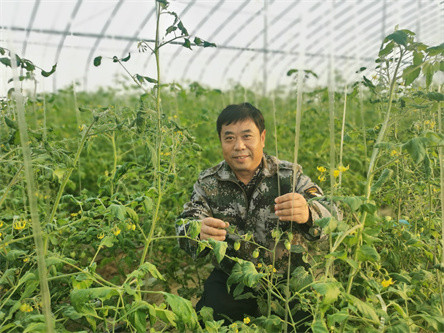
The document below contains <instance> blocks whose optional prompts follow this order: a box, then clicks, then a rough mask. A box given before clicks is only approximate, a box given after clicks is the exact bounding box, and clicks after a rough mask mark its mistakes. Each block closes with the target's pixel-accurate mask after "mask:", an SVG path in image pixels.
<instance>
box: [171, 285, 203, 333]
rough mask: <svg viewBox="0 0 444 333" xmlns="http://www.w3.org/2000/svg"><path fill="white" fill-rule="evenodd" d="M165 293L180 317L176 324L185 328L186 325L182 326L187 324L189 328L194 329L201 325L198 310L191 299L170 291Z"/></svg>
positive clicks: (175, 312)
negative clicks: (195, 309)
mask: <svg viewBox="0 0 444 333" xmlns="http://www.w3.org/2000/svg"><path fill="white" fill-rule="evenodd" d="M164 295H165V300H166V302H167V303H168V305H169V306H170V307H171V310H172V311H173V313H174V314H175V315H176V316H177V318H178V320H177V321H176V324H177V325H178V327H179V328H183V329H184V328H185V327H181V326H182V325H185V326H186V327H187V328H188V329H190V330H193V329H194V328H196V327H198V326H199V321H198V319H197V314H196V311H194V308H193V305H192V304H191V302H190V301H189V300H187V299H184V298H182V297H180V296H178V295H174V294H170V293H164Z"/></svg>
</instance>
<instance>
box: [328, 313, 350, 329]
mask: <svg viewBox="0 0 444 333" xmlns="http://www.w3.org/2000/svg"><path fill="white" fill-rule="evenodd" d="M349 317H350V314H349V313H348V312H347V310H346V309H341V311H340V312H336V313H333V314H331V315H327V323H328V326H329V327H331V326H335V324H336V323H343V322H344V321H345V320H346V319H348V318H349Z"/></svg>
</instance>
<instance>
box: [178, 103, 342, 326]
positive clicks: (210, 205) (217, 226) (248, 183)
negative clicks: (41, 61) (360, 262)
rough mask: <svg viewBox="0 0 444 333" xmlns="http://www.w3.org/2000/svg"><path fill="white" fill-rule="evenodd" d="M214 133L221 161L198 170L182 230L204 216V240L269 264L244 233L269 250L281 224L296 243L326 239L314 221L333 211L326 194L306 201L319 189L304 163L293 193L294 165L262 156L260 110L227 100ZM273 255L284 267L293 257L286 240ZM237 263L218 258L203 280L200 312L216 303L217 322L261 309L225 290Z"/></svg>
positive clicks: (190, 245) (193, 246)
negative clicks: (192, 221) (234, 232)
mask: <svg viewBox="0 0 444 333" xmlns="http://www.w3.org/2000/svg"><path fill="white" fill-rule="evenodd" d="M217 131H218V134H219V140H220V143H221V147H222V153H223V157H224V161H223V162H221V163H219V164H218V165H216V166H215V167H213V168H210V169H208V170H205V171H204V172H202V173H201V174H200V176H199V179H198V180H197V182H196V183H195V184H194V191H193V194H192V196H191V201H190V202H188V203H186V204H185V205H184V211H183V213H182V214H181V215H180V218H181V219H185V223H182V224H178V225H177V234H178V235H180V236H184V235H187V231H188V228H189V226H190V223H191V222H187V221H191V220H199V221H200V224H201V229H200V234H199V236H198V238H199V239H200V240H207V239H210V238H212V239H214V240H216V241H226V242H227V243H228V248H227V252H226V254H227V255H229V256H231V257H238V258H241V259H244V260H250V261H253V262H255V263H258V262H263V263H264V264H270V263H272V262H273V260H272V259H273V258H272V256H271V255H270V253H269V252H266V253H265V252H264V251H262V252H260V256H257V251H258V249H259V248H258V247H257V246H255V245H253V244H252V243H251V242H245V241H240V240H242V238H241V237H239V235H245V234H247V233H251V234H252V237H253V238H252V239H253V240H254V242H255V243H257V244H260V245H261V246H263V247H266V248H268V249H273V248H274V246H275V240H274V239H273V236H272V230H274V229H277V228H279V229H281V230H283V231H290V228H291V232H292V234H293V235H294V236H293V239H292V244H298V245H302V246H303V247H304V248H306V249H307V250H308V249H309V247H310V244H309V243H310V242H312V241H315V240H319V239H320V238H325V237H321V230H320V229H319V228H317V227H316V226H314V224H313V222H314V221H315V220H317V219H319V218H321V217H327V216H331V212H330V210H331V209H332V208H329V207H328V203H327V202H326V201H325V199H322V198H321V200H313V201H310V203H308V202H307V200H309V199H311V198H314V197H321V196H322V191H321V189H320V188H319V187H318V186H317V185H315V184H314V183H313V182H312V181H311V180H310V179H309V178H308V177H307V176H305V175H303V174H302V171H301V167H300V166H297V168H295V170H297V171H296V181H295V184H296V185H295V189H294V191H293V190H292V188H293V169H294V168H293V164H291V163H289V162H285V161H279V160H278V159H276V158H275V157H272V156H268V155H266V154H264V152H263V149H264V147H265V135H266V130H265V122H264V118H263V116H262V114H261V112H260V111H259V110H258V109H256V108H255V107H254V106H252V105H251V104H249V103H243V104H239V105H229V106H227V107H226V108H225V109H224V110H223V111H222V112H221V113H220V115H219V117H218V119H217ZM333 210H334V208H333ZM182 222H183V220H182ZM230 226H231V228H233V227H235V230H236V234H237V235H236V234H232V233H230V234H228V233H227V230H228V227H230ZM287 239H288V238H287ZM239 242H240V248H239ZM179 243H180V246H181V247H182V248H183V249H185V250H186V251H187V252H188V253H189V254H191V255H192V256H193V257H196V255H197V249H198V243H197V242H196V241H194V240H192V239H187V238H181V239H180V241H179ZM203 252H205V251H203ZM203 252H201V254H202V253H203ZM275 253H276V254H275V260H274V263H275V267H276V269H277V270H278V272H279V271H281V272H282V271H283V270H285V269H286V263H287V261H288V255H289V251H288V250H287V249H286V247H285V243H284V240H282V241H281V242H280V243H279V244H278V245H277V246H276V251H275ZM201 254H200V255H201ZM291 261H292V264H293V265H306V264H305V263H304V262H303V261H302V256H301V255H300V254H294V253H292V254H291ZM234 264H235V263H234V262H233V260H230V259H229V258H224V259H223V260H222V261H221V262H220V263H219V264H218V263H216V267H215V269H214V270H213V272H212V273H211V274H210V276H209V278H208V279H207V281H206V282H205V286H204V293H203V295H202V298H201V299H200V301H199V302H198V303H197V305H196V310H197V311H199V310H200V309H201V308H202V307H203V306H208V307H211V308H213V310H214V314H215V316H214V318H215V319H216V320H219V319H220V318H223V316H227V317H229V318H231V319H232V320H242V318H244V316H246V315H250V316H259V315H260V314H259V310H258V305H257V302H256V300H255V299H254V298H250V299H243V300H235V299H234V298H233V296H232V294H230V293H228V291H227V279H228V277H229V274H230V272H231V269H232V267H233V266H234Z"/></svg>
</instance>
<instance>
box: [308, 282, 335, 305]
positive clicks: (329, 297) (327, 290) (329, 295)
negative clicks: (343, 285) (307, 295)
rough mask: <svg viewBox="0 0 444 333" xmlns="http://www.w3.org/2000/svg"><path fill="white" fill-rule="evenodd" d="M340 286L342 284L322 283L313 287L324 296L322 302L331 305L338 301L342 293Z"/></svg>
mask: <svg viewBox="0 0 444 333" xmlns="http://www.w3.org/2000/svg"><path fill="white" fill-rule="evenodd" d="M339 286H340V283H339V282H337V281H332V282H320V283H315V284H313V285H312V287H313V289H314V290H316V291H317V292H318V293H319V294H321V295H322V296H324V299H323V300H322V302H323V303H324V304H331V303H333V302H334V301H336V300H337V299H338V296H339V294H340V293H341V290H340V289H339Z"/></svg>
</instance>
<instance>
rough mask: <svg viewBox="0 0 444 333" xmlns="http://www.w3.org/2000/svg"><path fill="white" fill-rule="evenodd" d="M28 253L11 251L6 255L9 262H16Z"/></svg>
mask: <svg viewBox="0 0 444 333" xmlns="http://www.w3.org/2000/svg"><path fill="white" fill-rule="evenodd" d="M27 253H28V252H27V251H23V250H11V251H9V252H8V254H6V260H7V261H14V260H16V259H17V258H19V257H21V256H24V255H26V254H27Z"/></svg>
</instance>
